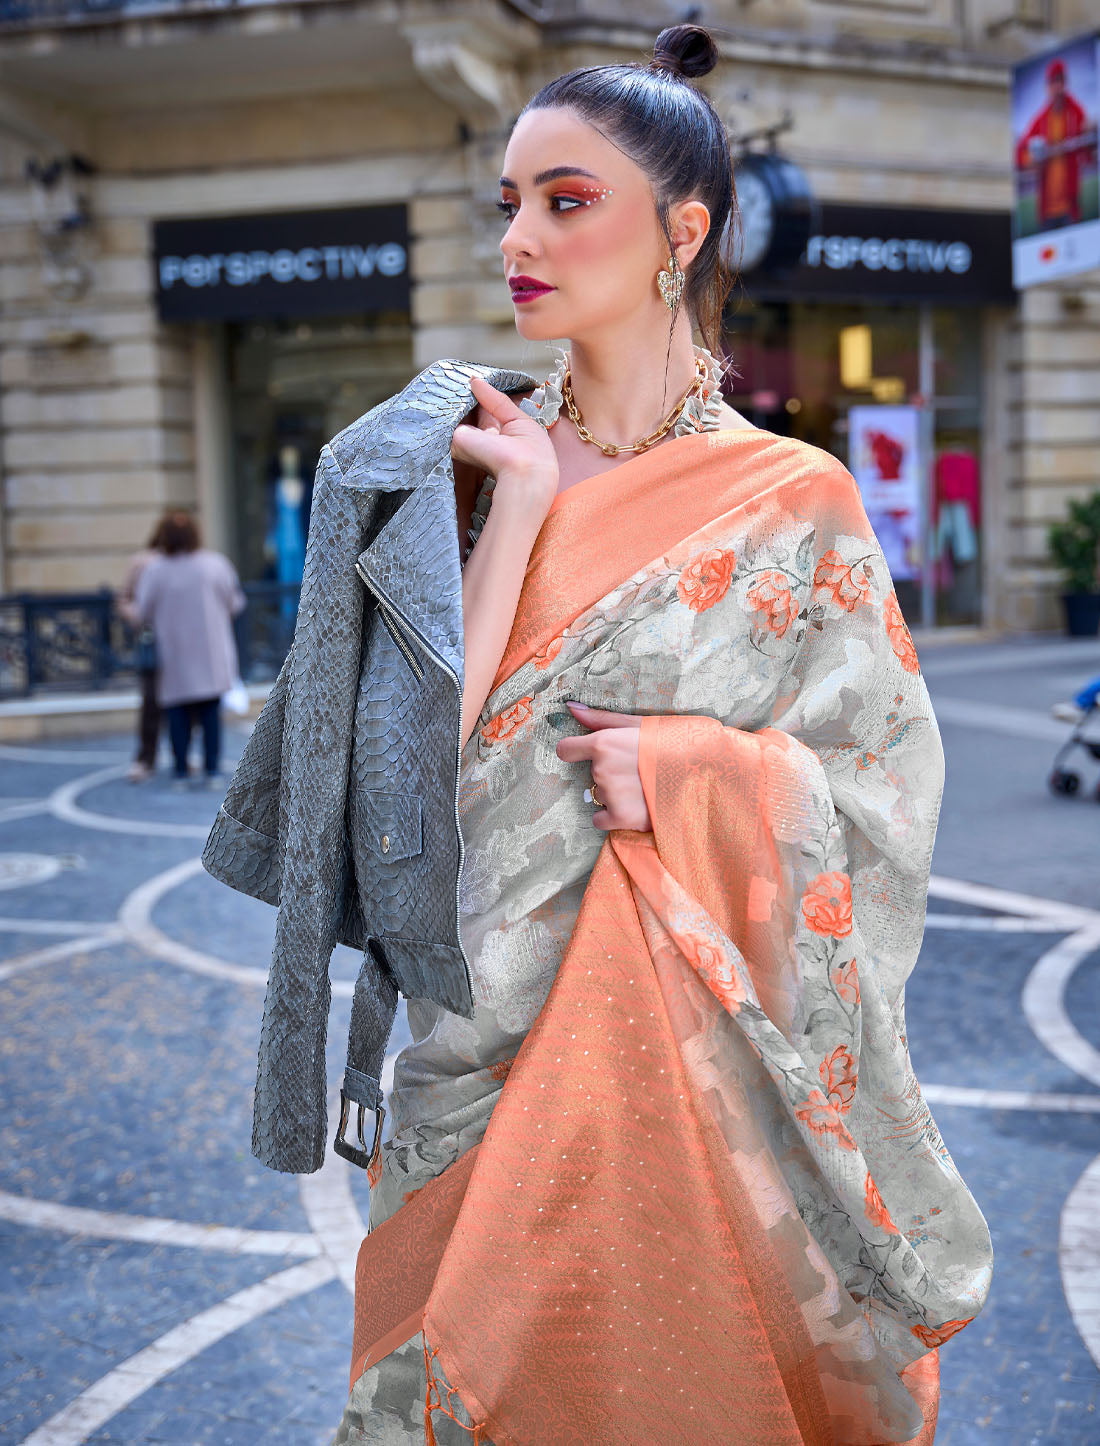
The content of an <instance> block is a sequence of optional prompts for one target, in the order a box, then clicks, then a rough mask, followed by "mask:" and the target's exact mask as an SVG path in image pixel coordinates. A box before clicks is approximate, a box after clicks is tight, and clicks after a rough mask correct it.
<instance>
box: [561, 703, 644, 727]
mask: <svg viewBox="0 0 1100 1446" xmlns="http://www.w3.org/2000/svg"><path fill="white" fill-rule="evenodd" d="M565 706H566V707H567V708H568V709H569V710H570V711H571V712H572V714H573V716H574V718H576V720H577V722H578V723H580V724H581V725H582V726H583V727H585V728H640V727H641V726H642V720H641V717H640V716H639V715H638V714H636V713H614V712H612V711H611V709H610V708H590V707H589V706H588V704H587V703H566V705H565Z"/></svg>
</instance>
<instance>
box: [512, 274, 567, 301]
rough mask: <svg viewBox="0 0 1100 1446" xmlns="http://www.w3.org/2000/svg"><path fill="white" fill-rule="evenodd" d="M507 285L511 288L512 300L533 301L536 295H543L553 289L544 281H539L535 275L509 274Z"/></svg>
mask: <svg viewBox="0 0 1100 1446" xmlns="http://www.w3.org/2000/svg"><path fill="white" fill-rule="evenodd" d="M508 285H509V286H510V287H511V288H512V300H513V301H515V302H517V303H518V302H524V301H534V300H535V299H536V298H537V297H540V296H545V295H546V293H547V292H548V291H555V290H556V289H557V288H556V287H554V286H547V285H546V283H545V282H544V281H539V279H538V278H537V277H535V276H510V277H509V278H508Z"/></svg>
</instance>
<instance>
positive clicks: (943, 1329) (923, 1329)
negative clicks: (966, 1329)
mask: <svg viewBox="0 0 1100 1446" xmlns="http://www.w3.org/2000/svg"><path fill="white" fill-rule="evenodd" d="M973 1319H974V1317H973V1316H968V1317H967V1319H966V1320H949V1321H945V1322H944V1323H943V1325H941V1326H926V1325H915V1326H913V1327H912V1331H913V1334H914V1335H915V1336H916V1337H917V1339H918V1340H919V1341H922V1342H923V1343H924V1344H925V1345H926V1346H927V1347H928V1349H929V1350H930V1351H931V1350H934V1349H935V1348H936V1346H942V1345H943V1343H944V1341H949V1340H950V1339H951V1337H952V1336H957V1335H958V1333H959V1332H960V1331H961V1330H962V1328H963V1326H966V1325H969V1324H970V1322H971V1321H972V1320H973Z"/></svg>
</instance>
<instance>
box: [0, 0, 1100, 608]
mask: <svg viewBox="0 0 1100 1446" xmlns="http://www.w3.org/2000/svg"><path fill="white" fill-rule="evenodd" d="M693 8H694V10H696V11H697V12H698V15H697V18H698V19H699V20H700V21H701V22H702V23H704V24H706V25H708V26H709V27H710V28H711V29H712V31H713V32H714V34H715V36H716V38H717V39H718V41H719V43H720V47H721V51H722V60H721V63H720V65H719V67H718V68H717V70H716V71H715V72H713V73H712V75H710V76H709V77H707V78H706V80H705V81H704V82H703V84H704V86H705V88H706V89H707V91H708V93H709V94H710V96H711V98H712V99H713V101H714V102H715V105H716V106H717V107H718V110H719V112H720V114H722V115H723V118H724V119H726V120H727V123H728V125H729V127H730V130H731V133H732V134H734V135H735V136H740V135H744V134H745V133H747V132H756V131H760V130H767V129H769V128H772V129H775V130H776V132H777V134H776V144H777V145H778V146H779V147H780V149H781V150H782V153H783V155H784V156H785V157H787V158H788V159H789V160H790V161H792V162H793V163H794V164H795V165H797V166H798V167H799V168H800V170H801V171H802V173H803V174H804V175H805V177H806V178H807V179H808V181H809V184H810V188H811V191H812V193H813V196H814V198H815V201H816V203H817V210H816V214H815V225H814V227H813V234H812V235H811V237H810V242H809V244H808V246H807V247H806V250H805V253H804V255H803V257H802V259H801V261H800V262H799V263H798V264H796V265H794V266H793V267H789V268H788V269H787V270H786V271H785V272H783V273H782V274H773V275H767V274H764V273H760V272H749V273H748V274H747V275H746V277H745V280H744V283H743V286H742V287H741V288H739V289H738V291H737V292H736V293H735V296H734V297H733V298H732V299H731V305H730V310H729V315H728V318H727V323H728V325H727V333H728V334H727V341H728V345H729V349H730V351H731V353H732V355H733V358H734V362H735V365H736V367H737V370H738V372H739V373H740V376H739V377H738V378H736V379H735V380H734V381H733V383H732V396H731V400H732V401H733V403H734V405H736V406H738V407H739V408H741V409H742V410H745V411H746V412H747V413H748V415H749V416H750V417H751V418H752V419H753V420H754V421H756V422H757V423H758V424H759V425H761V426H765V427H767V428H769V429H771V430H775V431H783V432H790V433H793V434H795V435H798V436H802V437H805V438H806V439H807V440H810V441H813V442H815V443H817V444H818V445H822V446H826V447H828V448H829V449H830V450H833V451H835V452H836V453H837V455H839V456H841V457H842V458H844V460H846V461H847V460H849V455H848V454H849V450H850V448H851V447H852V446H853V445H854V444H853V440H852V438H853V432H852V426H853V425H854V422H855V419H856V418H857V417H858V416H860V415H861V414H859V413H854V412H853V411H852V408H853V407H870V406H879V407H883V406H886V407H889V406H891V405H894V406H899V407H901V408H902V409H904V408H906V407H909V406H911V405H913V404H914V403H915V404H916V405H917V408H918V412H919V416H918V419H917V420H918V422H919V429H920V430H919V439H920V447H921V455H922V458H923V463H922V466H923V469H924V470H923V480H922V484H921V485H922V487H923V489H924V491H923V494H922V498H923V500H922V503H921V505H922V507H923V508H924V515H923V518H922V528H923V531H924V538H923V540H924V542H925V543H926V544H930V545H931V548H932V552H933V559H932V561H931V562H930V564H929V566H928V567H927V568H923V569H922V568H919V567H918V568H917V569H916V571H915V573H914V575H913V576H912V577H910V576H907V575H905V568H904V565H901V566H900V572H901V573H902V575H901V576H900V577H899V595H900V596H901V598H902V602H903V606H904V607H905V610H906V613H907V615H908V616H909V617H910V619H911V621H914V622H918V623H919V622H921V621H923V622H925V623H935V624H939V625H950V624H960V623H961V624H975V623H977V624H982V625H985V626H987V627H993V628H1004V629H1036V628H1046V627H1051V626H1056V625H1057V624H1058V621H1059V617H1058V605H1057V593H1058V584H1057V578H1056V575H1055V573H1054V571H1053V569H1052V566H1051V564H1050V561H1049V559H1048V556H1047V552H1046V536H1045V533H1046V525H1047V523H1048V522H1050V521H1052V520H1054V519H1056V518H1057V517H1059V516H1060V515H1061V514H1062V511H1063V509H1064V506H1065V503H1066V501H1067V499H1069V498H1070V497H1073V496H1078V495H1081V494H1083V493H1084V492H1087V491H1089V490H1091V489H1092V488H1093V487H1095V486H1097V485H1100V476H1098V473H1100V468H1098V465H1097V457H1098V444H1100V326H1098V325H1097V323H1098V321H1100V275H1097V274H1090V275H1086V276H1083V277H1077V278H1074V279H1073V280H1071V281H1067V282H1063V283H1060V284H1058V285H1049V286H1044V287H1042V288H1037V289H1034V290H1032V291H1029V292H1026V293H1022V294H1020V295H1018V296H1017V295H1016V294H1014V293H1013V291H1012V289H1011V284H1010V280H1009V274H1008V265H1009V262H1008V237H1009V221H1008V217H1009V213H1010V208H1011V203H1012V170H1011V161H1012V147H1011V128H1010V119H1009V101H1008V86H1009V79H1010V66H1011V64H1012V62H1013V61H1015V60H1017V59H1019V58H1021V57H1022V56H1025V55H1027V54H1029V53H1032V52H1034V51H1037V50H1040V49H1042V48H1044V47H1045V46H1046V45H1048V44H1050V43H1052V42H1054V41H1056V40H1058V39H1059V38H1061V37H1064V36H1067V35H1071V34H1073V33H1075V32H1076V31H1081V30H1085V29H1086V28H1088V26H1089V23H1090V16H1089V14H1088V13H1087V12H1088V11H1090V10H1091V9H1092V6H1091V5H1090V4H1089V0H1076V3H1074V0H874V3H870V0H769V3H768V4H767V5H765V4H763V3H762V0H721V3H719V0H716V3H712V4H710V5H705V6H701V7H693ZM641 12H644V13H641ZM619 15H620V9H619V7H614V8H611V9H609V7H607V6H604V5H596V4H591V3H588V0H573V3H566V0H561V3H556V0H547V3H543V4H539V3H537V0H522V3H521V0H510V3H506V0H435V3H431V0H285V3H284V0H276V3H271V4H249V5H229V6H226V5H224V4H220V3H213V0H212V3H209V4H206V3H204V0H164V3H161V4H152V3H144V0H142V3H126V0H122V3H117V4H116V3H108V4H106V5H104V4H96V5H94V6H93V5H91V4H89V3H87V0H3V3H2V4H0V422H2V438H0V465H2V473H3V493H2V530H0V592H3V593H15V592H24V591H30V592H43V591H58V592H72V591H78V590H85V589H91V588H95V587H98V586H100V585H103V584H106V585H115V584H117V582H118V581H119V579H120V578H121V576H122V573H123V570H124V567H125V563H126V559H127V557H128V556H129V554H130V553H132V552H133V551H134V550H135V549H136V548H137V547H138V546H140V545H141V544H142V543H143V542H144V540H145V538H146V537H147V536H148V534H149V532H150V530H151V528H152V526H153V524H154V522H155V520H156V518H157V516H158V515H159V514H160V512H161V511H162V510H163V509H164V507H165V506H168V505H180V506H186V507H194V508H196V509H197V511H198V514H199V517H200V521H201V524H202V528H203V531H204V534H205V537H206V540H207V541H208V542H209V543H210V544H211V545H214V546H217V547H220V548H222V549H224V550H225V551H227V552H228V553H229V554H230V555H231V556H232V557H233V558H234V559H235V561H236V562H237V564H238V566H239V567H240V570H241V573H242V576H244V577H245V578H248V579H260V578H281V579H283V580H291V579H292V578H293V576H294V570H295V567H296V566H298V567H300V552H301V543H302V532H303V526H304V520H305V518H306V516H307V515H308V504H309V484H310V478H311V475H312V467H313V461H314V459H315V457H316V453H317V451H318V449H319V447H320V445H321V444H322V442H323V441H324V440H325V439H326V438H327V437H329V436H331V435H332V434H333V433H334V432H336V431H337V430H339V429H340V428H341V427H342V426H344V425H346V424H347V423H348V422H350V421H351V420H353V419H354V418H355V417H356V416H358V415H359V414H360V413H362V412H363V411H365V410H366V409H368V408H369V407H370V406H372V405H373V404H374V403H376V402H377V401H379V400H381V399H382V398H383V397H386V396H388V395H390V394H392V393H393V392H394V391H397V390H398V389H399V388H400V387H401V386H403V385H404V383H405V382H406V381H407V380H408V379H409V377H410V376H412V375H413V374H414V373H415V372H416V371H418V370H419V369H420V368H422V367H424V366H426V365H428V364H429V363H430V362H431V361H433V360H435V359H436V358H439V357H444V356H454V357H463V358H466V359H469V360H476V361H485V362H492V363H494V364H498V365H517V366H520V367H523V368H524V369H526V370H528V371H530V372H532V373H535V374H538V373H540V371H544V370H545V368H546V367H547V366H548V365H549V362H550V352H549V349H548V348H546V347H542V346H532V345H529V344H527V343H525V342H524V341H523V340H522V339H521V338H520V337H519V336H518V335H517V333H516V331H515V328H514V324H513V308H512V304H511V301H510V299H509V294H508V290H507V286H506V285H505V283H504V280H503V267H502V262H501V256H500V251H499V239H500V235H501V234H502V222H501V218H500V216H499V214H498V212H497V211H496V210H495V206H494V202H495V201H496V200H497V199H498V197H499V190H498V186H497V179H496V178H497V176H499V170H500V160H501V157H502V154H503V150H504V145H505V143H506V140H507V135H508V129H509V124H510V121H511V118H512V117H514V116H515V114H516V113H517V111H518V110H519V109H520V107H521V106H522V104H523V102H524V101H525V100H526V98H527V97H528V96H529V95H530V94H532V93H533V92H534V91H535V90H536V89H538V87H539V86H540V85H541V84H543V83H544V82H545V81H546V80H547V79H549V78H550V77H552V76H554V75H557V74H560V73H561V72H562V71H565V70H568V69H571V68H573V67H574V66H579V65H586V64H600V63H606V62H608V61H612V60H642V61H644V60H645V59H646V58H647V57H648V55H649V53H650V51H651V48H652V44H653V41H654V39H655V38H656V35H657V33H658V31H659V30H660V29H661V28H662V26H664V25H666V24H669V23H673V22H675V21H676V20H677V19H678V18H680V13H679V12H678V11H677V10H676V7H673V6H665V5H661V4H652V5H643V6H632V7H621V18H618V17H619ZM868 415H873V414H868ZM861 425H862V423H861ZM861 435H862V433H861ZM869 435H870V434H869ZM876 525H878V524H877V523H876ZM899 545H900V544H899ZM900 556H901V554H900V553H899V557H900Z"/></svg>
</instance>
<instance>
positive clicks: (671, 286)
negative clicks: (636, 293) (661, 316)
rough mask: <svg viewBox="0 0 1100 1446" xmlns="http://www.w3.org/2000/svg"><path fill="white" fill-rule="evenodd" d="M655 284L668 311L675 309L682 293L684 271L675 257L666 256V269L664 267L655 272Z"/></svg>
mask: <svg viewBox="0 0 1100 1446" xmlns="http://www.w3.org/2000/svg"><path fill="white" fill-rule="evenodd" d="M657 286H658V289H659V290H660V293H661V296H662V298H663V300H664V303H665V305H666V306H667V307H668V309H669V311H675V310H676V308H677V307H678V306H679V304H680V297H681V296H683V294H684V273H683V272H682V271H681V270H680V267H679V266H678V265H677V262H676V257H675V256H670V257H669V258H668V270H667V271H666V270H665V269H664V267H662V268H661V270H660V271H658V273H657Z"/></svg>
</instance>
